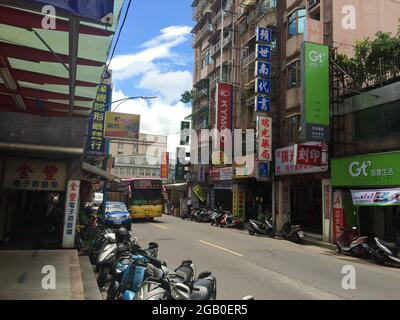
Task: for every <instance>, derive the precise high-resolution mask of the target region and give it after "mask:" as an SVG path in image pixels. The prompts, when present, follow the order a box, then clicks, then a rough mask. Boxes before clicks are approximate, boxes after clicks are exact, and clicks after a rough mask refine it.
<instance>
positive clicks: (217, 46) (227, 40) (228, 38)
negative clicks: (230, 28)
mask: <svg viewBox="0 0 400 320" xmlns="http://www.w3.org/2000/svg"><path fill="white" fill-rule="evenodd" d="M231 41H232V33H229V35H228V36H226V37H225V38H224V40H223V48H225V47H226V46H227V45H228V44H229V43H230V42H231ZM220 51H221V41H218V42H217V43H216V44H215V45H214V46H213V47H212V48H211V50H210V54H211V56H214V55H215V54H216V53H218V52H220Z"/></svg>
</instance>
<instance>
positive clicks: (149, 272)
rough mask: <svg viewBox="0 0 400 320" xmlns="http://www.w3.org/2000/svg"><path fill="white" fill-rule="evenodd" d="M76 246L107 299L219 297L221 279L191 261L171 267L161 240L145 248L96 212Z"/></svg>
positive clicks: (211, 298)
mask: <svg viewBox="0 0 400 320" xmlns="http://www.w3.org/2000/svg"><path fill="white" fill-rule="evenodd" d="M76 246H77V248H78V250H79V252H80V253H81V254H83V255H88V256H89V258H90V261H91V263H92V265H93V266H94V268H95V271H96V272H97V273H98V277H97V284H98V286H99V288H100V289H102V290H106V291H107V300H215V299H216V296H217V280H216V278H215V276H214V275H213V274H212V273H211V272H208V271H206V272H201V273H200V274H199V275H198V276H197V275H196V268H195V265H194V263H193V262H192V261H190V260H186V261H183V262H182V263H181V265H180V266H179V267H178V268H176V269H174V270H171V269H169V267H168V266H167V263H166V262H165V261H163V260H160V259H159V258H158V244H157V243H155V242H150V243H149V244H148V246H147V248H142V247H141V246H140V245H139V244H138V239H137V238H136V237H134V236H132V235H131V234H130V232H129V231H128V230H127V229H126V228H124V227H121V228H119V229H117V230H113V229H107V228H105V226H104V225H103V224H102V223H101V221H99V220H98V219H97V217H96V216H95V215H92V216H91V218H90V222H89V223H88V224H87V225H85V226H83V227H82V229H81V230H79V232H77V237H76ZM106 288H107V289H106ZM248 299H250V297H249V298H248Z"/></svg>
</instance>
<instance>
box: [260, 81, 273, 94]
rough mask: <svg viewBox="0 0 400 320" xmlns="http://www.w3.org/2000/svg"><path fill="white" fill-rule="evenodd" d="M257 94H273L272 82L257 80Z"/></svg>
mask: <svg viewBox="0 0 400 320" xmlns="http://www.w3.org/2000/svg"><path fill="white" fill-rule="evenodd" d="M256 93H258V94H266V95H270V94H271V81H269V80H264V79H256Z"/></svg>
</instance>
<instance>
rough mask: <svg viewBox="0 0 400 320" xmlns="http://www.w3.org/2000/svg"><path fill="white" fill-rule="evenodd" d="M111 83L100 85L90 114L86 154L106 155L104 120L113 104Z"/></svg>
mask: <svg viewBox="0 0 400 320" xmlns="http://www.w3.org/2000/svg"><path fill="white" fill-rule="evenodd" d="M111 95H112V90H111V85H107V84H102V85H99V88H98V90H97V95H96V100H95V102H94V104H93V110H92V112H91V114H90V116H89V126H88V137H87V144H86V154H87V155H91V156H104V154H105V139H104V120H105V113H106V111H109V108H110V106H111Z"/></svg>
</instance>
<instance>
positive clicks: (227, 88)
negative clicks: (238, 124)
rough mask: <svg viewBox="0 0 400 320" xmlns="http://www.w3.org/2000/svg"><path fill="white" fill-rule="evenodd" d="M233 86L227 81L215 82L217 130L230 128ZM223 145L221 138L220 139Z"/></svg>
mask: <svg viewBox="0 0 400 320" xmlns="http://www.w3.org/2000/svg"><path fill="white" fill-rule="evenodd" d="M232 103H233V86H232V85H231V84H228V83H218V84H217V130H218V132H219V133H221V132H222V131H223V130H225V129H229V130H231V129H232ZM221 140H222V141H221V146H223V139H221Z"/></svg>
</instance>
